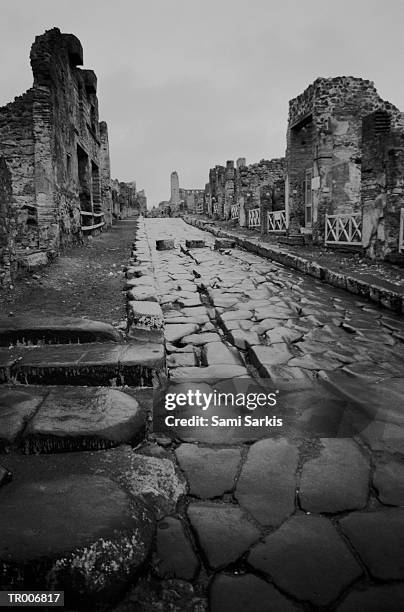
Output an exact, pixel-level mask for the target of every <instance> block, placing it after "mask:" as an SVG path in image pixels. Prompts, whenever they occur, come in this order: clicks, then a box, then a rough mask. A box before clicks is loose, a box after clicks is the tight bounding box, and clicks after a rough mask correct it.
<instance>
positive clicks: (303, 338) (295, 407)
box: [119, 219, 404, 612]
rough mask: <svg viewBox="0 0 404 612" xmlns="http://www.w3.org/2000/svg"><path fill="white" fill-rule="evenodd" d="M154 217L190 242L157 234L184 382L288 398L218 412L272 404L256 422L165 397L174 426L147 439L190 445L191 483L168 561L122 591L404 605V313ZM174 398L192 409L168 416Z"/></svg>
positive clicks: (169, 337) (236, 600) (184, 603)
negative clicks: (165, 246) (208, 421)
mask: <svg viewBox="0 0 404 612" xmlns="http://www.w3.org/2000/svg"><path fill="white" fill-rule="evenodd" d="M146 229H147V233H148V237H149V243H150V245H152V246H153V245H155V241H156V240H159V239H166V240H169V239H174V240H175V245H176V248H174V249H171V250H161V251H156V250H155V249H153V259H154V261H153V263H154V269H155V275H156V279H157V281H158V292H159V299H160V303H161V305H162V308H163V312H164V318H165V334H166V349H167V354H168V357H167V360H168V365H169V369H170V388H169V389H168V391H169V392H180V391H185V392H187V391H188V390H190V389H191V390H194V391H195V390H196V389H200V390H202V391H206V392H207V391H209V390H210V391H212V390H214V389H216V390H219V391H220V390H224V391H226V392H229V390H236V391H237V392H250V391H251V390H254V391H256V390H257V389H259V390H261V391H264V392H268V391H274V392H275V391H276V392H278V393H277V405H276V407H274V408H268V407H267V406H266V407H265V408H262V407H261V408H257V409H256V410H254V411H251V410H248V409H246V408H244V407H243V406H227V407H225V406H223V405H222V406H221V407H220V408H216V409H209V410H208V411H206V414H205V415H204V416H206V415H207V414H209V412H210V414H218V415H219V417H220V418H223V419H228V418H238V417H240V418H241V420H242V421H243V422H244V418H245V416H246V415H249V416H250V417H253V418H254V419H262V420H257V422H256V423H253V425H252V426H251V427H247V426H238V425H237V424H236V423H235V422H227V421H224V422H223V423H224V425H223V426H213V425H211V426H205V427H202V426H201V427H195V426H193V425H192V422H191V421H189V420H188V419H189V418H190V417H192V416H195V415H201V414H202V411H201V410H199V409H196V408H195V407H194V406H191V405H189V403H188V405H185V406H182V407H181V408H180V409H177V410H175V411H173V412H168V411H167V410H166V409H165V407H164V405H163V404H162V403H159V404H158V406H159V410H158V414H157V415H156V416H155V423H154V427H155V434H154V435H155V442H157V444H153V443H148V444H147V445H146V446H145V448H144V449H143V452H145V453H150V454H156V455H158V456H163V457H167V458H168V457H169V458H171V459H172V460H173V461H175V462H176V463H177V464H178V466H179V468H180V470H181V471H182V473H183V475H184V476H185V478H186V481H187V488H188V489H187V490H188V495H187V498H186V502H185V503H184V504H181V505H180V506H179V507H177V510H176V512H174V513H172V514H171V515H170V516H166V517H164V518H162V519H161V521H160V524H159V528H158V532H157V540H156V548H155V552H154V558H153V572H152V573H151V574H150V575H149V576H148V577H145V578H143V579H142V580H141V581H140V583H139V584H138V586H137V587H136V589H135V591H134V592H133V593H132V594H131V596H130V598H129V599H128V600H127V601H126V604H122V605H121V606H120V607H119V609H120V610H124V609H125V610H126V609H128V610H129V609H133V607H131V602H133V601H136V603H137V605H139V606H140V607H139V608H136V609H141V610H150V611H151V610H153V611H154V610H168V609H169V610H173V611H176V610H192V611H197V610H198V611H201V610H205V609H210V610H212V612H226V611H232V612H238V611H243V612H246V611H249V612H253V611H262V612H268V611H272V610H274V611H275V610H276V611H284V610H285V611H286V610H299V609H300V610H302V609H304V610H338V611H344V612H346V611H348V610H352V611H353V610H355V611H361V610H363V611H366V612H368V611H379V610H380V611H384V610H389V611H390V610H397V611H398V610H402V609H404V555H403V550H404V508H403V505H404V462H403V458H404V435H403V433H404V429H403V427H404V416H403V396H404V344H403V341H404V320H403V318H400V317H398V316H395V315H392V314H391V313H390V312H388V311H385V310H382V309H378V308H377V307H375V306H372V305H371V304H370V303H367V302H361V301H358V300H356V299H355V297H354V296H352V295H350V294H348V293H346V292H344V291H340V290H338V289H333V288H331V287H329V286H326V285H324V284H321V283H320V282H317V281H315V280H314V279H312V278H309V277H305V276H304V275H301V274H299V273H298V272H296V271H292V270H290V269H287V268H285V267H283V266H281V265H277V264H274V263H273V262H271V261H268V260H265V259H263V258H261V257H258V256H255V255H251V254H248V253H246V252H242V251H240V250H237V249H234V250H228V249H226V245H225V244H224V245H222V246H223V248H222V249H221V250H213V248H212V247H213V243H214V239H213V238H212V236H211V235H210V234H208V233H207V232H202V231H200V230H197V229H195V228H192V227H190V226H188V225H186V224H185V223H184V222H183V221H182V220H180V219H161V220H160V219H146ZM186 240H188V241H189V240H205V241H206V247H205V248H200V247H199V248H186V246H185V241H186ZM194 244H195V245H196V244H197V243H194ZM188 245H191V246H192V243H188ZM219 246H220V245H219ZM156 405H157V402H156ZM168 414H170V415H173V416H176V417H181V418H183V419H186V425H183V424H181V423H179V424H177V426H176V427H172V426H166V425H165V419H166V417H167V415H168ZM210 414H209V416H210ZM266 416H269V417H275V416H276V417H277V418H282V421H283V425H282V426H278V427H276V426H271V425H268V423H267V422H266V421H265V417H266ZM254 425H255V426H254ZM272 425H273V424H272Z"/></svg>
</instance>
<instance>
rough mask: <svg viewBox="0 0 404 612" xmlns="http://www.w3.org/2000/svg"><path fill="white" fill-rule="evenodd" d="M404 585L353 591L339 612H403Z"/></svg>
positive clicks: (339, 608)
mask: <svg viewBox="0 0 404 612" xmlns="http://www.w3.org/2000/svg"><path fill="white" fill-rule="evenodd" d="M402 610H404V585H402V584H386V585H382V586H371V587H368V588H367V589H366V590H364V591H351V593H349V594H348V596H347V597H346V599H344V601H343V602H342V603H341V604H340V605H339V606H338V608H337V611H338V612H384V611H385V612H402Z"/></svg>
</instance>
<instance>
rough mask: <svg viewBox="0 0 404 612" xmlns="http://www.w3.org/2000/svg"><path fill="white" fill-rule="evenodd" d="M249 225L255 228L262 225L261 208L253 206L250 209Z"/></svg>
mask: <svg viewBox="0 0 404 612" xmlns="http://www.w3.org/2000/svg"><path fill="white" fill-rule="evenodd" d="M248 227H252V228H253V229H254V228H260V227H261V210H260V209H259V208H252V209H251V210H249V211H248Z"/></svg>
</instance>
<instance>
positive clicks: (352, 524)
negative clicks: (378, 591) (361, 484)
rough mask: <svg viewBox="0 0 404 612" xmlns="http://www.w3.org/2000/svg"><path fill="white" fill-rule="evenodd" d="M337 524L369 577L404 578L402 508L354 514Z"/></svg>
mask: <svg viewBox="0 0 404 612" xmlns="http://www.w3.org/2000/svg"><path fill="white" fill-rule="evenodd" d="M340 525H341V527H342V530H343V532H344V533H345V535H346V536H347V538H348V539H349V541H350V542H351V544H352V546H353V547H354V548H355V550H356V551H357V553H358V554H359V556H360V557H361V559H362V561H363V562H364V564H365V565H366V567H367V568H368V570H369V572H370V573H371V575H372V576H374V577H375V578H379V579H381V580H403V579H404V555H403V550H404V509H400V508H391V509H390V508H389V509H385V510H381V511H379V512H353V513H352V514H349V515H348V516H347V517H345V518H343V519H341V521H340Z"/></svg>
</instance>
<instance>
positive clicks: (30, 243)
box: [0, 90, 38, 249]
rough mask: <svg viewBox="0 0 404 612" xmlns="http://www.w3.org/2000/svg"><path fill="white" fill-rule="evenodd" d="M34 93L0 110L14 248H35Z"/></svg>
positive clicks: (0, 151) (1, 148)
mask: <svg viewBox="0 0 404 612" xmlns="http://www.w3.org/2000/svg"><path fill="white" fill-rule="evenodd" d="M33 100H34V92H33V90H29V91H27V92H26V93H25V94H23V95H22V96H19V97H18V98H15V100H14V102H11V103H10V104H7V105H6V106H4V107H2V108H0V155H2V156H3V157H4V159H5V160H6V162H7V167H8V170H9V172H10V174H11V183H12V191H13V205H12V208H13V214H14V217H15V222H16V226H15V242H16V248H21V249H26V248H37V247H38V217H37V207H36V197H35V187H34V167H35V159H34V126H33V111H32V109H33Z"/></svg>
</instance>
